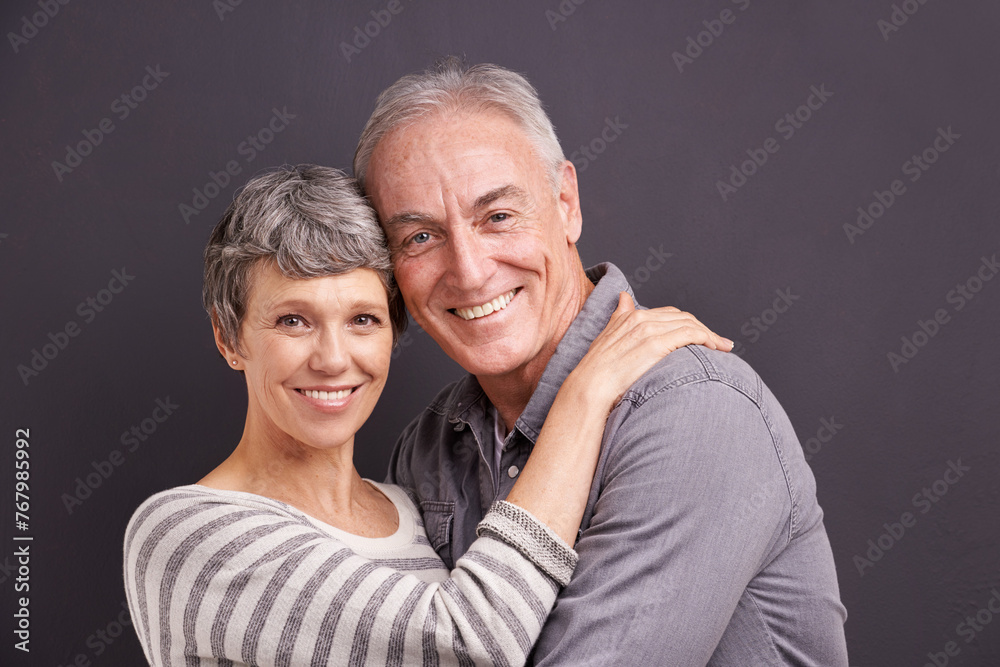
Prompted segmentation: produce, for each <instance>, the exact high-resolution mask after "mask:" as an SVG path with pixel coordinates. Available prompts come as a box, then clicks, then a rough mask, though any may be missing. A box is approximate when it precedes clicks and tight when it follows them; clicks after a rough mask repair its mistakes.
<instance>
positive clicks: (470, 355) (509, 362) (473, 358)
mask: <svg viewBox="0 0 1000 667" xmlns="http://www.w3.org/2000/svg"><path fill="white" fill-rule="evenodd" d="M448 356H449V357H451V358H452V359H453V360H454V361H455V362H456V363H457V364H458V365H459V366H461V367H462V368H464V369H465V370H466V371H467V372H469V373H472V374H473V375H475V376H477V377H486V376H491V375H507V374H508V373H512V372H514V371H516V370H517V369H518V368H519V367H520V366H521V365H522V363H520V362H521V355H519V354H514V353H513V351H510V352H507V351H500V350H496V349H495V348H494V349H483V348H468V347H464V348H461V349H452V350H449V351H448Z"/></svg>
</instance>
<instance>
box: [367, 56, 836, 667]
mask: <svg viewBox="0 0 1000 667" xmlns="http://www.w3.org/2000/svg"><path fill="white" fill-rule="evenodd" d="M354 170H355V174H356V175H357V177H358V179H359V181H360V182H361V184H362V187H363V188H364V189H365V191H366V193H367V195H368V196H369V197H370V199H371V201H372V204H373V205H374V206H375V209H376V210H377V211H378V214H379V219H380V221H381V224H382V225H383V227H384V229H385V232H386V236H387V238H388V240H389V245H390V249H391V251H392V255H393V265H394V269H395V275H396V280H397V282H398V283H399V287H400V290H401V292H402V294H403V298H404V301H405V302H406V305H407V307H408V308H409V311H410V313H411V314H412V315H413V318H414V319H415V320H416V322H417V323H418V324H419V325H420V326H421V327H423V329H424V330H425V331H427V332H428V333H429V334H430V335H431V336H432V337H433V338H434V340H435V341H436V342H437V343H438V344H439V345H440V346H441V347H442V348H443V349H444V351H445V352H446V353H447V354H448V356H450V357H451V358H452V359H454V360H455V361H456V362H458V363H459V364H460V365H461V366H462V367H463V368H464V369H465V370H467V371H468V373H469V375H467V376H465V377H463V378H462V379H460V380H458V381H457V382H455V383H453V384H451V385H449V386H448V387H446V388H445V389H444V390H442V391H441V393H440V394H439V395H438V396H437V398H435V399H434V401H433V402H431V404H430V405H429V406H428V407H427V409H426V410H424V412H423V413H422V414H420V415H419V416H418V417H417V418H416V419H415V420H414V421H413V422H412V423H411V424H410V426H409V427H408V428H407V429H406V431H405V432H404V433H403V435H402V436H401V437H400V440H399V442H398V443H397V445H396V449H395V451H394V452H393V456H392V461H391V464H390V470H389V481H391V482H395V483H397V484H402V485H404V486H408V487H410V488H412V489H415V490H416V491H417V493H418V496H419V502H420V508H421V510H422V512H423V515H424V520H425V523H426V527H427V533H428V537H429V538H430V540H431V542H432V544H433V546H434V548H435V549H436V550H437V551H438V552H439V553H440V554H441V556H442V557H443V558H444V560H445V562H446V563H448V564H449V566H453V565H454V563H455V561H456V560H457V559H458V558H459V557H460V556H461V555H462V554H463V553H465V551H466V549H467V548H468V546H469V545H470V543H471V542H472V541H473V540H474V539H475V527H476V524H477V523H478V522H479V520H480V519H482V517H483V516H484V514H485V513H486V511H487V509H488V508H489V506H490V504H491V503H492V502H493V501H494V500H496V499H498V498H504V497H506V495H507V493H508V492H509V491H510V489H511V487H512V486H513V484H514V480H515V478H516V477H517V475H518V473H519V471H520V470H521V468H522V467H523V466H524V464H525V462H526V461H527V458H528V454H529V452H530V451H531V448H532V444H533V442H534V441H535V439H536V438H537V436H538V433H539V431H540V430H541V427H542V423H543V421H544V419H545V415H546V413H547V411H548V409H549V406H550V405H551V403H552V401H553V398H554V396H555V393H556V391H557V389H558V387H559V385H560V383H561V382H562V380H563V379H564V378H565V377H566V376H567V375H568V374H569V372H570V371H571V370H572V369H573V368H574V367H575V365H576V364H577V363H578V362H579V360H580V358H581V357H582V356H583V354H584V353H585V352H586V350H587V348H588V346H589V344H590V342H591V340H593V338H594V337H595V336H596V335H597V334H598V332H600V331H601V329H602V328H603V327H604V325H605V323H606V322H607V321H608V318H609V317H610V315H611V313H612V311H614V309H615V306H616V305H617V303H618V294H619V293H620V292H621V291H628V292H630V293H631V289H630V287H629V285H628V282H627V281H626V279H625V277H624V275H623V274H622V272H621V271H619V270H618V268H616V267H615V266H614V265H612V264H607V263H606V264H599V265H598V266H595V267H593V268H590V269H584V267H583V265H582V264H581V261H580V257H579V255H578V253H577V250H576V245H575V244H576V241H577V240H578V239H579V237H580V233H581V226H582V216H581V212H580V198H579V194H578V191H577V178H576V170H575V169H574V167H573V164H572V163H571V162H568V161H567V160H566V159H565V158H564V156H563V152H562V149H561V148H560V146H559V142H558V139H557V138H556V135H555V131H554V129H553V127H552V124H551V122H550V121H549V119H548V117H547V116H546V114H545V112H544V111H543V109H542V106H541V103H540V101H539V100H538V97H537V95H536V93H535V90H534V88H533V87H532V86H531V85H530V84H529V83H528V82H527V81H526V80H525V79H524V78H523V77H521V76H520V75H518V74H515V73H513V72H511V71H509V70H506V69H504V68H501V67H497V66H493V65H477V66H474V67H471V68H467V67H465V66H464V65H462V64H461V63H460V62H459V61H457V60H456V59H448V60H445V61H443V62H442V63H440V64H439V65H438V66H437V67H436V68H435V69H433V70H429V71H427V72H425V73H422V74H417V75H411V76H406V77H403V78H402V79H400V80H399V81H397V82H396V83H395V84H393V85H392V86H391V87H389V88H388V89H387V90H386V91H385V92H383V93H382V95H381V96H380V97H379V99H378V102H377V103H376V108H375V111H374V112H373V113H372V116H371V118H370V119H369V121H368V124H367V125H366V127H365V129H364V132H363V133H362V136H361V139H360V142H359V145H358V150H357V153H356V155H355V161H354ZM611 222H612V223H613V224H622V222H621V221H611ZM822 518H823V514H822V511H821V509H820V507H819V505H818V504H817V502H816V492H815V480H814V478H813V475H812V473H811V471H810V470H809V467H808V465H807V464H806V462H805V460H804V458H803V454H802V450H801V447H800V445H799V443H798V440H797V438H796V436H795V432H794V431H793V429H792V426H791V424H790V423H789V421H788V418H787V417H786V415H785V413H784V411H783V410H782V408H781V406H780V405H779V404H778V402H777V400H776V399H775V398H774V396H773V395H772V394H771V393H770V391H768V389H767V388H766V387H765V386H764V383H763V382H762V381H761V379H760V378H759V377H758V376H757V375H756V374H755V373H754V372H753V371H752V370H751V369H750V368H749V367H748V366H747V365H746V364H745V363H744V362H742V361H741V360H740V359H739V358H738V357H736V356H732V355H727V354H725V353H722V352H716V351H713V350H709V349H706V348H702V347H697V346H690V347H687V348H683V349H681V350H678V351H676V352H674V353H673V354H671V355H669V356H668V357H667V358H666V359H665V360H664V361H662V362H661V363H660V364H659V365H658V366H656V367H655V368H654V369H653V370H652V371H651V372H649V373H647V374H646V375H645V376H644V377H643V378H642V379H640V380H639V381H638V382H637V383H636V384H634V385H633V386H632V387H631V389H630V390H629V391H628V392H627V393H626V394H625V395H624V397H623V399H622V401H621V403H620V404H619V405H618V406H617V407H616V408H615V409H614V411H613V412H612V413H611V415H610V417H609V419H608V425H607V428H606V431H605V437H604V444H603V451H602V454H601V459H600V463H599V466H598V470H597V475H596V477H595V479H594V484H593V488H592V490H591V494H590V502H589V505H588V508H587V511H586V514H585V515H584V522H583V529H582V530H581V532H580V535H579V538H578V541H577V544H576V549H577V550H578V552H579V554H580V561H579V566H578V568H577V570H576V574H575V575H574V577H573V580H572V581H571V582H570V584H569V585H568V586H567V587H566V588H565V589H564V590H563V592H562V593H561V595H560V596H559V600H558V602H557V605H556V608H555V610H554V611H553V613H552V614H551V616H550V617H549V619H548V621H547V623H546V625H545V629H544V630H543V633H542V636H541V638H540V639H539V642H538V644H537V645H536V648H535V651H534V654H533V659H534V661H535V663H536V664H539V665H557V664H558V665H672V666H679V665H705V664H711V665H734V666H736V665H739V666H740V667H746V666H751V665H752V666H753V667H760V666H762V665H789V664H795V665H822V666H824V667H829V666H831V665H846V664H847V651H846V647H845V642H844V627H843V625H844V621H845V619H846V612H845V610H844V607H843V606H842V605H841V603H840V599H839V590H838V586H837V576H836V572H835V570H834V563H833V556H832V553H831V550H830V544H829V540H828V539H827V535H826V531H825V528H824V526H823V520H822Z"/></svg>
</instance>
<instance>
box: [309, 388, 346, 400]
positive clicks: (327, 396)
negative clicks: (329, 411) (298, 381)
mask: <svg viewBox="0 0 1000 667" xmlns="http://www.w3.org/2000/svg"><path fill="white" fill-rule="evenodd" d="M301 391H302V393H303V394H305V395H306V396H308V397H309V398H318V399H319V400H321V401H339V400H340V399H342V398H347V397H348V396H349V395H350V393H351V392H352V391H353V389H341V390H340V391H315V390H313V389H302V390H301Z"/></svg>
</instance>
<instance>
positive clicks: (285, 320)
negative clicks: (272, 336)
mask: <svg viewBox="0 0 1000 667" xmlns="http://www.w3.org/2000/svg"><path fill="white" fill-rule="evenodd" d="M278 324H280V325H282V326H285V327H297V326H300V325H301V324H302V318H300V317H299V316H298V315H285V316H283V317H280V318H278Z"/></svg>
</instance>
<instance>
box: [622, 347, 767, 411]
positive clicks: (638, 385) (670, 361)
mask: <svg viewBox="0 0 1000 667" xmlns="http://www.w3.org/2000/svg"><path fill="white" fill-rule="evenodd" d="M702 382H711V383H717V384H718V386H719V387H720V388H722V389H723V391H722V394H723V395H725V394H728V393H729V392H730V391H732V392H736V393H739V394H742V395H743V396H745V397H746V398H748V399H749V400H750V401H752V402H753V403H755V404H758V405H759V404H760V402H761V400H762V398H763V394H764V384H763V382H762V380H761V379H760V376H759V375H757V373H756V372H755V371H754V370H753V369H752V368H751V367H750V365H749V364H747V363H746V362H745V361H743V360H742V359H741V358H740V357H739V356H737V355H735V354H733V353H731V352H719V351H717V350H712V349H709V348H707V347H703V346H701V345H688V346H686V347H682V348H680V349H678V350H675V351H673V352H671V353H670V354H668V355H667V356H666V357H665V358H664V359H663V360H662V361H660V362H659V363H657V364H656V365H655V366H654V367H653V368H652V369H651V370H650V371H649V372H648V373H646V374H645V375H643V376H642V377H641V378H639V380H638V381H636V382H635V383H634V384H633V385H632V386H631V387H630V388H629V390H628V391H627V392H625V395H624V398H626V399H628V400H630V401H631V402H632V403H634V404H636V405H641V404H642V403H644V402H645V401H646V400H648V399H649V398H651V397H652V396H655V395H657V394H660V393H662V392H664V391H671V390H674V389H679V388H682V387H685V386H689V385H692V384H696V383H702Z"/></svg>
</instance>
